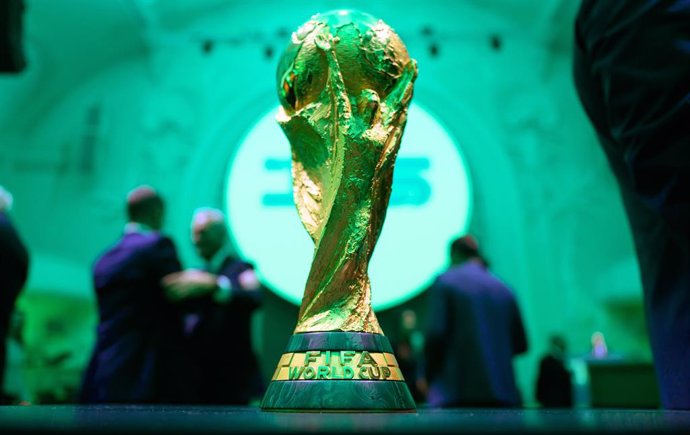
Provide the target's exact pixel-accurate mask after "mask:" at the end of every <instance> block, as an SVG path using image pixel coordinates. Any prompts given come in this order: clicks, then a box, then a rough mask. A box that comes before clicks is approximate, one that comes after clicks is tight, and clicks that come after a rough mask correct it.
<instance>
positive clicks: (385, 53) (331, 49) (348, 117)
mask: <svg viewBox="0 0 690 435" xmlns="http://www.w3.org/2000/svg"><path fill="white" fill-rule="evenodd" d="M416 77H417V64H416V62H415V61H414V60H413V59H410V56H409V54H408V53H407V49H406V48H405V45H404V44H403V42H402V41H401V40H400V38H399V37H398V35H397V34H396V33H395V32H394V31H393V29H391V27H390V26H388V25H387V24H386V23H384V22H383V21H381V20H378V19H376V18H374V17H372V16H371V15H368V14H365V13H361V12H356V11H347V10H345V11H332V12H328V13H324V14H317V15H315V16H313V17H312V18H311V19H310V20H309V21H307V22H306V23H305V24H304V25H302V26H301V27H300V28H299V29H298V30H297V32H295V33H293V34H292V40H291V42H290V44H289V46H288V47H287V49H286V51H285V53H284V54H283V56H282V58H281V60H280V63H279V65H278V72H277V80H278V94H279V98H280V103H281V108H280V111H279V113H278V117H277V120H278V123H279V124H280V126H281V127H282V129H283V131H284V132H285V135H286V136H287V138H288V140H289V141H290V145H291V150H292V177H293V188H294V200H295V204H296V206H297V211H298V213H299V217H300V219H301V220H302V223H303V224H304V226H305V228H306V230H307V232H308V233H309V235H310V236H311V238H312V240H313V241H314V245H315V247H314V257H313V261H312V265H311V269H310V272H309V277H308V279H307V283H306V288H305V291H304V297H303V299H302V304H301V306H300V311H299V317H298V321H297V327H296V329H295V331H294V334H293V336H292V337H291V339H290V341H289V343H288V345H287V348H286V350H285V352H284V353H283V355H282V357H281V358H280V361H279V362H278V366H277V368H276V370H275V373H274V375H273V378H272V380H271V383H270V385H269V387H268V389H267V391H266V394H265V396H264V399H263V402H262V404H261V407H262V408H263V409H265V410H314V411H316V410H319V411H329V410H330V411H336V410H352V411H355V410H358V411H394V410H399V411H410V410H414V409H415V404H414V401H413V399H412V396H411V394H410V392H409V390H408V388H407V385H406V384H405V382H404V379H403V375H402V373H401V371H400V369H399V367H398V364H397V361H396V359H395V356H394V354H393V350H392V348H391V345H390V343H389V341H388V339H387V338H386V336H385V335H383V331H382V330H381V327H380V326H379V323H378V320H377V319H376V315H375V314H374V311H373V309H372V306H371V287H370V282H369V276H368V267H369V260H370V259H371V256H372V254H373V251H374V246H375V245H376V241H377V239H378V237H379V234H380V232H381V228H382V226H383V222H384V219H385V216H386V209H387V207H388V200H389V198H390V194H391V184H392V181H393V168H394V165H395V159H396V156H397V153H398V149H399V147H400V140H401V138H402V134H403V131H404V128H405V123H406V120H407V109H408V106H409V103H410V100H411V98H412V90H413V85H414V81H415V79H416Z"/></svg>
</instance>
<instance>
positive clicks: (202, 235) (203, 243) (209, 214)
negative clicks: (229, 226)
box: [192, 208, 228, 260]
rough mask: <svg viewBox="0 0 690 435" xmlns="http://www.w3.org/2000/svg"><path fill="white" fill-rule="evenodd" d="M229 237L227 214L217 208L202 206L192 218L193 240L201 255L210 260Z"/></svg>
mask: <svg viewBox="0 0 690 435" xmlns="http://www.w3.org/2000/svg"><path fill="white" fill-rule="evenodd" d="M227 237H228V232H227V230H226V228H225V215H224V214H223V212H221V211H220V210H218V209H215V208H201V209H198V210H196V211H195V212H194V216H193V218H192V242H193V243H194V246H195V247H196V250H197V253H198V254H199V256H200V257H201V258H203V259H205V260H210V259H211V258H212V257H213V256H214V255H215V254H216V253H217V252H218V251H219V250H220V249H221V248H222V247H223V245H225V242H226V240H227Z"/></svg>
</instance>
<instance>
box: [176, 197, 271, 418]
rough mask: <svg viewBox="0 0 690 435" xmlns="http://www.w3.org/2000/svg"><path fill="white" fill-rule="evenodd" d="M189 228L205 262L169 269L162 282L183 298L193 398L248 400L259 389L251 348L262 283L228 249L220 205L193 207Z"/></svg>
mask: <svg viewBox="0 0 690 435" xmlns="http://www.w3.org/2000/svg"><path fill="white" fill-rule="evenodd" d="M191 230H192V231H191V232H192V242H193V243H194V246H195V248H196V251H197V254H198V255H199V257H200V258H201V259H202V260H203V262H204V267H203V269H187V270H185V271H183V272H180V273H176V274H172V275H171V276H169V277H167V278H166V279H165V283H166V287H167V289H168V292H169V294H170V296H171V297H172V298H175V299H185V300H186V302H185V303H184V304H185V305H186V307H187V310H188V314H187V315H186V317H185V325H186V328H185V331H186V337H187V340H188V345H189V348H190V355H191V356H192V358H193V364H194V367H195V371H194V374H195V376H194V383H195V385H196V387H197V392H198V397H199V400H200V402H201V403H204V404H225V405H247V404H250V403H251V401H252V400H253V399H256V398H258V397H260V396H261V395H262V394H263V382H262V380H261V376H260V371H259V365H258V361H257V358H256V355H255V353H254V350H253V348H252V316H253V315H254V314H255V313H256V312H257V310H258V308H259V307H260V306H261V285H260V283H259V281H258V279H257V276H256V274H255V272H254V268H253V266H252V265H251V264H249V263H247V262H245V261H242V260H241V259H239V258H238V257H237V256H236V255H235V254H234V253H233V251H232V250H231V248H230V241H229V240H228V232H227V229H226V226H225V216H224V215H223V213H222V212H221V211H220V210H217V209H213V208H201V209H198V210H196V211H195V213H194V215H193V218H192V225H191Z"/></svg>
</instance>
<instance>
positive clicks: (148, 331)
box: [81, 186, 194, 403]
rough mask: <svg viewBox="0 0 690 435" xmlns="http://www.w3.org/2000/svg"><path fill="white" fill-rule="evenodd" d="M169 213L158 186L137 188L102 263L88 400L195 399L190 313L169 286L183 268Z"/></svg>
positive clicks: (97, 272)
mask: <svg viewBox="0 0 690 435" xmlns="http://www.w3.org/2000/svg"><path fill="white" fill-rule="evenodd" d="M163 216H164V203H163V199H162V198H161V196H160V195H159V194H158V193H157V192H156V191H155V190H154V189H153V188H151V187H149V186H140V187H137V188H136V189H134V190H132V191H131V192H130V193H129V195H128V196H127V217H128V222H127V224H126V225H125V228H124V234H123V235H122V237H121V238H120V239H119V240H118V241H117V242H116V243H115V245H114V246H112V247H111V248H109V249H108V250H106V251H105V253H103V254H102V255H101V256H100V257H99V258H98V259H97V261H96V262H95V265H94V267H93V282H94V287H95V291H96V297H97V300H98V312H99V323H98V330H97V338H96V345H95V348H94V350H93V354H92V358H91V361H90V363H89V366H88V368H87V370H86V373H85V376H84V381H83V386H82V391H81V401H82V402H85V403H185V402H192V401H194V397H193V388H192V387H193V386H192V385H191V380H190V377H189V371H190V367H189V366H188V365H186V364H185V362H186V352H185V349H184V340H183V328H182V314H181V312H180V311H179V306H178V305H177V304H175V303H173V302H171V301H170V300H169V299H168V298H167V297H166V294H165V291H164V288H163V285H162V280H163V277H165V276H166V275H169V274H170V273H173V272H177V271H179V270H181V265H180V261H179V259H178V255H177V250H176V248H175V245H174V243H173V241H172V240H171V239H170V238H169V237H167V236H164V235H162V234H161V233H160V230H161V228H162V226H163Z"/></svg>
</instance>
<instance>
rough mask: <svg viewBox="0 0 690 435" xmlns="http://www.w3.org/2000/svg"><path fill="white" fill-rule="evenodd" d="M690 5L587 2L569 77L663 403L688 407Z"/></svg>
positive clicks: (651, 0)
mask: <svg viewBox="0 0 690 435" xmlns="http://www.w3.org/2000/svg"><path fill="white" fill-rule="evenodd" d="M688 23H690V2H688V1H681V0H638V1H619V0H615V1H613V0H598V1H592V0H586V1H582V2H581V4H580V9H579V11H578V15H577V18H576V20H575V29H574V30H575V47H574V62H573V66H574V71H573V72H574V79H575V86H576V89H577V92H578V95H579V97H580V101H581V102H582V105H583V107H584V109H585V112H586V113H587V116H588V117H589V119H590V121H591V123H592V125H593V126H594V129H595V131H596V133H597V135H598V138H599V143H600V145H601V148H602V150H603V151H604V154H605V155H606V158H607V159H608V163H609V166H610V168H611V171H612V172H613V174H614V176H615V178H616V180H617V182H618V187H619V190H620V193H621V197H622V199H623V205H624V207H625V210H626V214H627V217H628V223H629V225H630V230H631V233H632V237H633V241H634V243H635V250H636V253H637V259H638V263H639V266H640V277H641V281H642V289H643V303H644V308H645V315H646V320H647V329H648V332H649V334H648V335H649V340H650V345H651V349H652V355H653V356H654V365H655V368H656V374H657V378H658V384H659V392H660V396H661V403H662V406H663V407H664V408H667V409H690V128H689V127H688V125H689V124H688V120H690V79H689V77H690V43H689V42H688V41H690V25H688Z"/></svg>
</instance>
